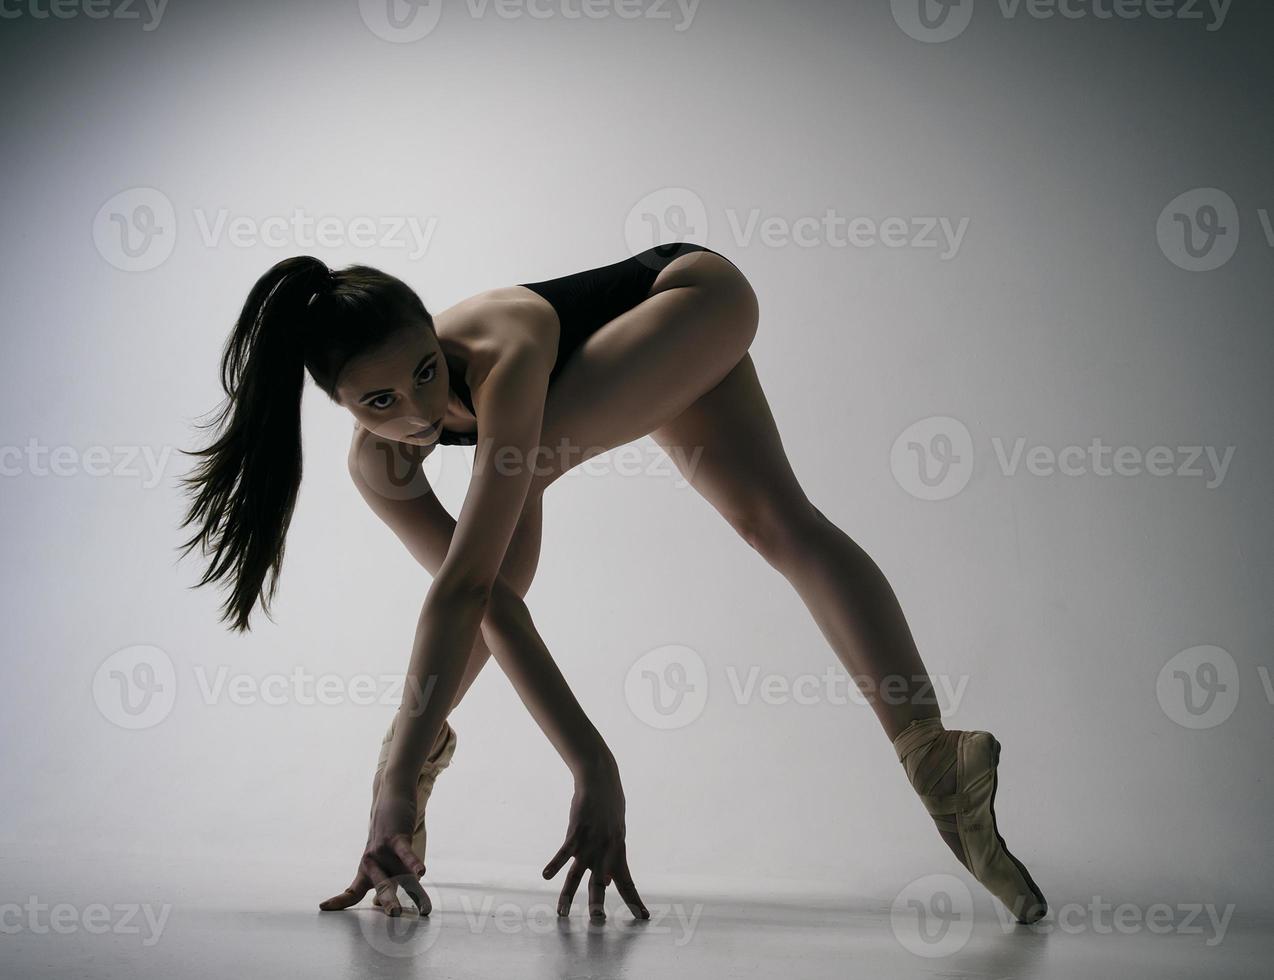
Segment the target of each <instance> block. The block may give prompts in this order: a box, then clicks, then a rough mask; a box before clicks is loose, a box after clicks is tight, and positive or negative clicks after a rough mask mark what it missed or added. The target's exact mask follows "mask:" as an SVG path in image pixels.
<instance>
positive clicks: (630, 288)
mask: <svg viewBox="0 0 1274 980" xmlns="http://www.w3.org/2000/svg"><path fill="white" fill-rule="evenodd" d="M692 252H712V253H713V254H714V255H720V254H721V253H720V252H713V250H712V249H710V248H707V247H706V246H704V245H694V244H691V243H689V242H679V243H676V244H672V245H656V246H655V247H654V248H650V249H647V250H646V251H644V252H640V253H638V254H637V255H634V256H632V257H631V258H627V259H624V260H622V261H620V262H615V263H614V264H612V265H604V266H601V267H599V268H596V269H589V270H587V271H586V272H577V273H574V274H573V275H569V276H562V277H560V278H558V279H548V280H545V281H544V282H526V283H521V284H520V285H522V286H525V287H526V288H527V289H530V290H532V291H533V292H535V293H538V294H539V295H540V296H543V297H544V298H545V299H546V300H548V302H549V304H550V305H551V306H552V307H553V309H554V310H556V311H557V318H558V321H559V322H560V323H561V334H560V336H559V339H558V344H557V360H556V361H555V362H554V364H553V370H552V371H551V372H550V374H549V387H550V388H551V387H552V386H553V382H554V381H556V380H557V376H558V374H560V373H561V370H562V368H563V366H564V365H565V364H566V361H567V360H568V359H569V358H570V356H571V355H572V354H573V353H575V351H576V350H577V349H578V348H579V346H580V345H581V344H583V343H584V341H586V340H587V339H588V338H589V337H591V336H592V335H593V334H594V333H596V332H597V331H598V330H599V329H601V327H603V326H605V325H606V324H607V323H609V322H610V321H611V320H613V319H615V317H617V316H619V315H620V314H621V313H627V312H628V311H629V310H631V309H632V308H633V307H634V306H637V305H638V304H639V303H641V302H642V300H645V299H647V298H648V297H649V296H650V287H651V286H652V285H654V282H655V278H656V277H657V276H658V275H659V273H660V271H661V270H662V269H663V268H664V266H666V265H667V264H668V263H669V262H671V261H672V260H673V259H675V258H677V257H678V256H681V255H688V254H690V253H692ZM447 368H448V371H449V373H450V375H451V388H452V390H453V391H454V392H455V393H456V394H457V395H458V396H459V397H460V400H461V401H463V402H464V403H465V405H466V406H468V408H469V411H470V412H472V411H474V408H473V401H472V400H471V399H470V397H469V388H468V386H467V385H466V384H465V382H464V371H463V370H462V369H461V367H460V365H459V363H458V362H457V363H456V364H455V365H454V366H453V365H452V364H451V363H450V362H448V364H447ZM477 441H478V440H477V437H476V436H474V435H470V434H467V433H461V432H451V431H449V430H447V429H443V430H442V432H441V434H440V436H439V438H438V444H439V445H442V446H472V445H475V444H476V443H477Z"/></svg>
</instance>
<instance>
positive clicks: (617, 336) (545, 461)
mask: <svg viewBox="0 0 1274 980" xmlns="http://www.w3.org/2000/svg"><path fill="white" fill-rule="evenodd" d="M756 328H757V305H756V296H755V294H754V293H753V292H752V288H751V286H750V285H749V284H748V281H747V280H746V279H745V278H744V277H743V275H742V273H740V272H739V270H738V269H736V268H735V267H734V266H733V265H732V264H731V263H730V262H728V261H727V260H725V259H723V258H721V257H720V256H717V255H712V254H709V253H702V252H700V253H694V254H690V255H685V256H682V257H680V258H678V259H675V260H674V261H673V262H671V263H669V264H668V266H667V267H666V268H664V269H663V270H661V271H660V273H659V276H658V277H657V278H656V280H655V282H654V285H653V286H652V287H651V293H650V296H649V297H648V298H647V299H645V300H644V301H643V302H641V303H639V304H638V305H637V306H635V307H633V308H632V309H631V310H629V311H627V312H626V313H623V314H621V315H620V316H618V317H616V318H615V319H613V320H611V321H610V322H609V323H607V324H605V325H604V326H603V327H601V328H600V329H599V330H598V331H597V332H596V333H594V334H593V335H592V336H590V337H589V338H588V339H587V340H586V341H585V342H584V343H583V344H581V345H580V347H579V348H578V349H577V350H576V351H575V352H574V353H573V354H572V355H571V357H570V359H569V360H568V361H567V362H566V364H565V365H564V366H563V368H562V371H561V373H560V374H559V375H558V377H557V380H556V381H555V383H554V384H553V385H552V387H550V389H549V393H548V397H547V398H546V400H545V406H544V423H543V427H542V432H541V444H542V446H543V447H544V450H545V452H544V455H543V457H542V459H541V465H539V466H537V473H536V475H535V477H534V478H533V480H532V484H531V488H530V491H529V492H528V499H535V498H536V497H537V496H538V495H539V494H540V493H542V492H543V490H544V489H545V488H546V487H547V486H548V485H549V484H551V483H552V482H553V481H554V480H556V479H557V478H558V477H559V476H561V475H562V474H563V473H565V472H567V471H568V470H570V469H571V468H572V467H574V466H578V465H579V464H580V463H582V462H584V461H586V460H588V459H590V458H592V457H594V456H598V455H601V454H602V453H605V452H608V451H609V450H611V449H614V448H616V447H617V446H622V445H624V444H625V443H628V442H632V441H633V440H634V439H639V438H641V437H642V436H644V435H647V434H648V433H650V432H652V431H653V430H655V429H657V428H659V427H660V426H662V425H665V424H667V423H668V422H670V421H671V420H673V419H675V418H676V417H677V416H679V415H680V414H681V413H682V412H684V411H685V410H686V409H687V408H688V407H689V406H690V405H692V404H693V403H694V402H695V401H696V399H698V398H699V397H700V396H702V395H703V393H704V392H706V391H708V390H709V389H710V388H712V387H713V386H714V385H716V384H717V383H718V382H719V381H720V380H721V379H722V378H723V377H725V376H726V374H727V373H729V371H730V369H731V368H732V367H733V366H734V365H735V364H737V363H738V361H739V359H740V358H741V357H743V356H744V355H745V354H746V353H747V350H748V347H749V346H750V345H751V343H752V339H753V337H754V336H755V335H756Z"/></svg>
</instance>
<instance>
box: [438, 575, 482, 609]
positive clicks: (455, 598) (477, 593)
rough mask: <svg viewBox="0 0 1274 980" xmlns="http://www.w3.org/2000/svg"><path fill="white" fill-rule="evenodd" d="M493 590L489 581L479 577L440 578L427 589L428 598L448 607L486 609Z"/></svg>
mask: <svg viewBox="0 0 1274 980" xmlns="http://www.w3.org/2000/svg"><path fill="white" fill-rule="evenodd" d="M493 591H494V589H493V586H492V584H491V583H490V582H484V581H482V580H479V579H442V578H438V579H435V580H434V585H433V588H432V589H430V590H429V597H430V599H432V600H434V601H436V602H441V603H443V604H444V605H446V606H447V607H448V608H453V609H454V608H455V607H457V606H463V607H465V608H478V609H486V608H487V607H488V606H489V605H491V595H492V592H493Z"/></svg>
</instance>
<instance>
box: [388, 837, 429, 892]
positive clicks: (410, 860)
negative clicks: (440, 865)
mask: <svg viewBox="0 0 1274 980" xmlns="http://www.w3.org/2000/svg"><path fill="white" fill-rule="evenodd" d="M391 846H392V847H393V849H394V853H395V854H396V855H398V859H399V860H400V861H402V863H403V864H404V865H405V866H406V868H407V870H408V871H410V872H411V873H412V874H413V875H415V876H416V877H417V878H419V877H420V876H421V875H423V874H424V873H425V862H424V861H422V860H420V858H419V857H418V856H417V855H416V852H415V851H413V850H412V849H411V841H410V840H408V839H407V836H406V835H405V834H404V835H403V836H401V837H395V838H394V840H393V843H392V845H391ZM404 887H405V886H404Z"/></svg>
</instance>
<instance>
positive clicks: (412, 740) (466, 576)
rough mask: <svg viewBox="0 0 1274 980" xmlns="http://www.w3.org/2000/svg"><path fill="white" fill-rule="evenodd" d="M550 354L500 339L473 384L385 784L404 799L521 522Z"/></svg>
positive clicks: (456, 682)
mask: <svg viewBox="0 0 1274 980" xmlns="http://www.w3.org/2000/svg"><path fill="white" fill-rule="evenodd" d="M552 366H553V352H552V351H551V350H546V349H545V345H543V344H538V343H536V342H535V341H534V340H533V339H527V340H512V341H508V342H506V344H505V346H504V348H503V349H502V350H501V352H500V354H499V355H498V359H497V360H496V361H495V363H494V364H493V365H492V366H491V367H490V369H489V370H488V372H487V374H486V377H485V378H484V379H483V380H482V381H481V382H480V384H479V385H477V386H475V389H474V395H473V397H474V408H475V409H476V414H477V416H478V442H477V448H476V451H475V455H474V465H473V477H472V479H471V480H470V483H469V489H468V492H467V493H466V495H465V499H464V503H463V504H462V506H461V508H460V514H459V516H458V518H457V519H456V529H455V532H454V534H453V535H452V538H451V545H450V547H449V548H448V549H447V557H446V558H445V559H444V560H443V563H442V565H441V567H440V568H439V569H438V573H437V575H436V576H435V577H434V581H433V584H432V586H431V587H430V589H429V593H428V595H427V596H426V598H425V602H424V606H423V608H422V609H421V614H420V619H419V621H418V625H417V629H416V637H415V642H414V646H413V649H412V655H411V661H410V663H409V665H408V668H407V682H406V684H405V685H404V691H403V700H402V705H401V707H400V708H399V720H398V726H397V731H396V733H395V736H394V740H393V743H392V745H391V747H390V750H389V758H388V761H387V764H386V768H385V779H386V782H387V783H388V784H389V785H390V786H392V787H394V788H395V789H400V790H403V791H404V792H408V793H411V792H413V791H414V787H415V785H416V777H417V776H418V774H419V773H420V766H421V763H422V762H423V761H424V759H425V757H426V756H427V755H428V752H429V747H430V746H431V745H432V744H433V741H434V739H435V738H436V737H437V735H438V732H439V730H440V729H441V728H442V723H443V721H444V720H445V719H446V716H447V712H448V711H449V710H450V708H451V704H452V702H453V701H454V699H455V696H456V693H457V691H458V690H459V688H460V681H461V678H462V676H463V673H464V668H465V664H466V662H467V659H468V655H469V651H470V650H471V649H472V648H473V644H474V641H475V640H476V638H477V636H478V630H479V628H480V626H481V624H482V619H483V617H484V615H485V613H486V610H487V606H488V604H489V602H490V599H491V592H492V588H493V586H494V584H495V581H496V578H497V577H498V575H499V573H500V567H501V565H502V564H503V562H504V555H505V552H506V551H507V550H508V547H509V542H510V540H512V538H513V532H514V531H515V530H516V528H517V526H518V522H519V521H520V520H521V517H522V510H523V507H524V506H525V503H526V496H527V491H528V489H529V488H530V485H531V478H532V476H533V471H534V467H535V458H536V455H537V454H538V451H539V448H540V430H541V425H542V423H543V417H544V402H545V398H546V396H547V390H548V377H549V372H550V371H551V370H552Z"/></svg>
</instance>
